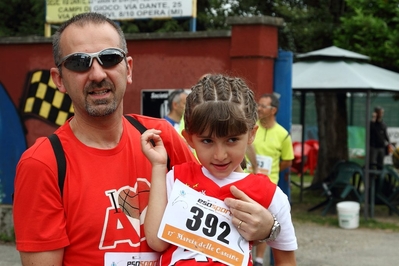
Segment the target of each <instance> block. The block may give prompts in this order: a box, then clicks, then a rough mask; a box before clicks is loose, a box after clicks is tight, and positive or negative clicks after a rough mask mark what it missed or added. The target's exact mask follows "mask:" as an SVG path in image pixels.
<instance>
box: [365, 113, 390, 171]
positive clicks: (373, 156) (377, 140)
mask: <svg viewBox="0 0 399 266" xmlns="http://www.w3.org/2000/svg"><path fill="white" fill-rule="evenodd" d="M374 113H375V114H376V117H375V121H373V120H371V121H370V169H378V170H381V169H382V168H383V167H384V157H385V156H386V155H388V154H390V153H391V152H392V151H393V147H392V146H391V144H390V141H389V137H388V132H387V125H386V124H385V123H384V121H383V120H382V118H383V116H384V109H383V108H382V107H380V106H377V107H375V108H374Z"/></svg>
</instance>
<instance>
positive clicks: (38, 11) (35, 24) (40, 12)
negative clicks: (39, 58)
mask: <svg viewBox="0 0 399 266" xmlns="http://www.w3.org/2000/svg"><path fill="white" fill-rule="evenodd" d="M44 2H45V1H43V0H12V1H0V17H1V20H0V37H5V36H31V35H43V32H44V11H45V10H44Z"/></svg>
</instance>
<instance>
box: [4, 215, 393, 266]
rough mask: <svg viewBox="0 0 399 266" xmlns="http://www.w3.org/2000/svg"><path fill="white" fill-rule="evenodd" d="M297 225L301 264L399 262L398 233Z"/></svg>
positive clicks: (9, 261)
mask: <svg viewBox="0 0 399 266" xmlns="http://www.w3.org/2000/svg"><path fill="white" fill-rule="evenodd" d="M397 219H398V220H399V217H397ZM294 225H295V230H296V234H297V238H298V244H299V249H298V251H297V252H296V258H297V264H298V266H346V265H350V266H357V265H359V266H375V265H384V266H396V265H399V233H398V232H395V233H392V232H387V231H381V230H377V229H375V230H369V229H361V228H357V229H350V230H348V229H341V228H337V227H325V226H320V225H314V224H306V223H305V224H303V223H296V224H294ZM20 265H21V263H20V261H19V254H18V252H17V251H16V250H15V246H13V245H9V244H8V245H0V266H20ZM265 265H266V263H265Z"/></svg>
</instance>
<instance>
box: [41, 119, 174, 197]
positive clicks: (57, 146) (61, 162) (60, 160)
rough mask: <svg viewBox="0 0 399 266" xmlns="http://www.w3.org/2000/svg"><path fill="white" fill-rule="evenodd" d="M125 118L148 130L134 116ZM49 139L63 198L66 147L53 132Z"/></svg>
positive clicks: (168, 163) (141, 131) (142, 129)
mask: <svg viewBox="0 0 399 266" xmlns="http://www.w3.org/2000/svg"><path fill="white" fill-rule="evenodd" d="M125 118H126V119H127V120H128V121H129V122H130V123H131V124H132V125H133V126H134V127H135V128H136V129H137V130H138V131H139V132H140V134H143V133H144V131H146V130H147V128H146V127H145V126H144V125H143V124H141V123H140V122H139V121H137V120H136V119H135V118H134V117H132V116H129V115H125ZM48 139H49V140H50V143H51V146H52V147H53V151H54V154H55V159H56V160H57V167H58V186H59V188H60V193H61V198H62V194H63V192H64V182H65V175H66V159H65V154H64V149H63V148H62V144H61V141H60V139H59V138H58V136H57V135H56V134H54V133H53V134H51V135H50V136H48ZM150 141H151V143H152V145H153V146H155V142H154V141H153V140H150ZM167 166H168V170H170V169H171V168H170V158H169V156H168V162H167Z"/></svg>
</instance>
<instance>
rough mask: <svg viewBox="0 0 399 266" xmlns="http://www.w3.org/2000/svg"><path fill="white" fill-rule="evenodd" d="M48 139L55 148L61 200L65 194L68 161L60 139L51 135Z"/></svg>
mask: <svg viewBox="0 0 399 266" xmlns="http://www.w3.org/2000/svg"><path fill="white" fill-rule="evenodd" d="M48 139H49V140H50V143H51V146H52V147H53V151H54V154H55V159H56V160H57V167H58V186H59V188H60V193H61V198H62V194H63V192H64V181H65V174H66V160H65V154H64V149H63V148H62V144H61V141H60V139H59V138H58V136H57V135H56V134H51V135H50V136H49V137H48Z"/></svg>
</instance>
